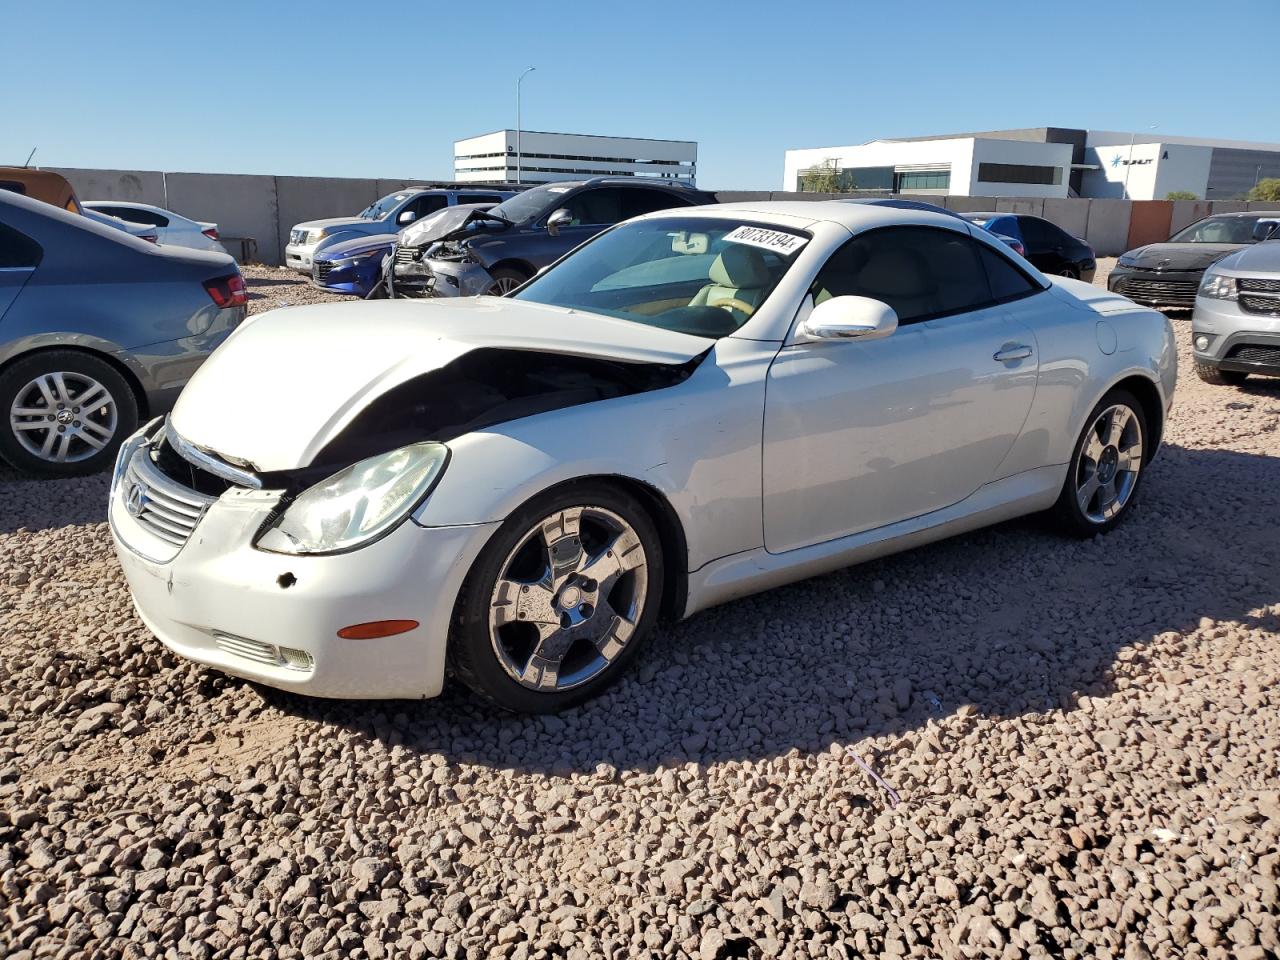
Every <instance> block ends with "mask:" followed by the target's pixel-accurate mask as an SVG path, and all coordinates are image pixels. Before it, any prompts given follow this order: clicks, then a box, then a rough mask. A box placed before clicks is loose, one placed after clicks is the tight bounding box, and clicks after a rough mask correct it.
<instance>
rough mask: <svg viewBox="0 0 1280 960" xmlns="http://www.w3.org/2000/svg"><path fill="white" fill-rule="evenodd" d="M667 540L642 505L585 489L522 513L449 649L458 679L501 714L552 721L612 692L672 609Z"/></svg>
mask: <svg viewBox="0 0 1280 960" xmlns="http://www.w3.org/2000/svg"><path fill="white" fill-rule="evenodd" d="M662 582H663V557H662V544H661V539H660V538H659V535H658V531H657V529H656V527H655V526H654V524H653V521H652V519H651V518H650V516H649V514H648V512H647V511H646V510H645V508H644V506H643V504H641V503H640V502H639V501H638V500H637V499H636V498H634V497H632V496H631V495H630V494H628V493H626V492H625V491H623V490H621V489H619V488H617V487H614V486H612V485H608V484H600V483H581V484H573V485H570V486H567V487H562V488H560V489H559V490H557V491H553V492H551V493H550V494H548V495H545V496H541V497H537V498H535V499H534V500H532V501H531V502H530V503H528V504H526V505H525V506H523V507H521V508H520V509H519V510H518V511H516V512H515V513H514V514H512V516H511V517H510V518H508V519H507V521H506V523H504V524H503V525H502V527H501V528H500V529H499V530H498V532H497V533H496V534H494V536H493V539H492V540H490V542H489V543H488V544H487V545H486V546H485V548H484V550H482V551H481V553H480V556H479V558H478V559H477V560H476V563H475V566H474V567H473V568H472V571H471V573H470V575H469V576H468V577H467V580H466V582H465V583H464V584H463V587H462V591H461V593H460V595H459V598H458V604H457V608H456V610H455V616H454V624H453V630H452V631H451V634H450V637H449V662H450V666H451V667H452V669H453V672H454V674H455V675H456V676H457V677H458V678H459V679H460V680H462V681H463V683H465V684H466V685H467V686H468V687H470V688H471V689H472V690H473V691H475V692H476V693H478V694H480V695H481V696H482V697H485V698H486V699H488V700H490V701H492V702H493V703H495V704H497V705H498V706H500V707H503V708H505V709H508V710H513V711H517V712H521V713H554V712H556V711H558V710H563V709H564V708H566V707H569V706H572V705H573V704H575V703H580V702H581V701H583V700H586V699H588V698H590V697H592V696H594V695H596V694H597V693H599V692H600V691H601V690H603V689H604V688H605V687H607V686H609V685H610V684H612V683H614V682H615V681H616V680H617V679H618V677H619V676H620V675H621V674H622V673H623V671H624V670H625V669H626V667H627V665H628V664H629V663H630V662H631V661H632V660H633V659H634V658H635V656H636V654H637V652H638V651H639V649H640V647H641V646H642V645H643V644H644V643H645V641H646V640H647V638H648V635H649V634H650V633H651V632H652V630H653V626H654V623H655V622H656V620H657V618H658V608H659V606H660V604H661V601H662Z"/></svg>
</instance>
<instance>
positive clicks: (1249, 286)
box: [1237, 277, 1280, 293]
mask: <svg viewBox="0 0 1280 960" xmlns="http://www.w3.org/2000/svg"><path fill="white" fill-rule="evenodd" d="M1237 283H1238V284H1239V286H1240V289H1241V290H1249V291H1256V292H1259V293H1280V280H1267V279H1264V278H1262V277H1241V278H1240V279H1239V280H1238V281H1237Z"/></svg>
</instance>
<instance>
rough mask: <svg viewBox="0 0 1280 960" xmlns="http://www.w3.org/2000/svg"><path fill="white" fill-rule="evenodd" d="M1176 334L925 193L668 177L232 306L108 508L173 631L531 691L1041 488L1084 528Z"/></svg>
mask: <svg viewBox="0 0 1280 960" xmlns="http://www.w3.org/2000/svg"><path fill="white" fill-rule="evenodd" d="M531 192H532V191H531ZM552 197H557V195H555V194H552ZM535 199H536V198H535ZM616 199H617V201H618V202H619V203H622V202H623V201H624V200H626V199H629V198H616ZM654 199H656V198H654ZM556 202H561V203H563V200H562V195H560V197H558V198H557V201H556ZM555 209H556V210H559V209H561V207H556V208H555ZM570 209H573V208H570ZM527 221H528V218H527V217H521V218H520V220H519V221H518V222H520V223H524V222H527ZM503 222H506V223H510V221H503ZM592 226H594V224H592ZM508 229H510V228H508ZM1117 343H1119V344H1123V348H1122V349H1116V344H1117ZM1176 363H1177V350H1176V349H1175V343H1174V337H1173V329H1172V326H1171V325H1170V323H1169V320H1168V319H1167V318H1166V317H1164V316H1162V315H1161V314H1159V313H1157V312H1156V311H1154V310H1149V309H1146V308H1144V307H1140V306H1138V305H1136V304H1134V303H1132V302H1131V301H1129V300H1126V299H1125V298H1124V297H1120V296H1117V295H1115V294H1111V293H1108V292H1107V291H1105V290H1101V289H1099V288H1097V287H1094V286H1091V285H1089V284H1085V283H1081V282H1079V281H1075V280H1068V279H1066V278H1063V277H1054V278H1046V277H1045V276H1043V275H1042V274H1040V273H1039V272H1038V271H1036V269H1035V268H1034V267H1032V266H1030V265H1029V264H1027V263H1026V262H1025V261H1024V260H1022V258H1020V257H1017V256H1016V255H1015V254H1013V253H1012V252H1011V251H1010V250H1009V249H1008V247H1006V246H1005V245H1003V244H1001V243H1000V242H999V241H997V240H996V239H995V238H994V237H993V236H991V235H990V234H988V233H986V232H985V231H983V230H980V229H978V228H976V227H974V226H973V225H971V224H968V223H964V222H962V221H960V220H958V219H956V218H955V217H947V216H941V215H939V214H935V213H928V212H924V211H919V210H898V209H892V208H885V207H877V206H870V205H863V206H859V205H854V204H838V203H829V202H826V201H809V202H784V203H768V202H762V203H739V204H728V205H724V206H714V205H713V206H705V207H699V208H690V207H683V206H682V207H681V208H679V209H668V210H663V211H660V212H657V213H652V214H649V215H648V216H641V217H639V218H638V219H633V220H629V221H628V222H626V223H622V224H619V225H618V226H616V227H614V228H613V229H610V230H606V231H604V232H602V233H600V235H599V236H597V237H596V238H595V239H593V240H591V241H589V242H587V243H585V244H583V245H582V246H581V247H579V248H578V249H576V250H574V251H573V252H572V253H570V254H569V255H568V256H566V257H564V258H563V259H562V260H560V261H559V262H558V263H556V264H555V265H554V266H552V267H551V268H550V269H549V270H547V271H545V272H543V273H542V274H540V275H538V276H536V277H534V278H533V279H532V280H530V281H529V282H528V283H527V284H525V285H524V286H523V287H521V288H520V289H519V290H516V291H514V292H512V293H510V294H509V295H508V296H506V297H502V298H499V297H491V296H482V297H465V298H463V297H455V298H451V299H428V300H395V301H391V302H387V303H381V304H376V305H374V304H365V303H341V304H318V305H310V306H300V307H293V308H290V309H288V310H280V311H277V312H275V313H272V314H267V315H265V316H264V317H262V318H260V319H257V320H255V321H253V322H251V323H249V324H246V325H245V327H244V328H243V329H242V330H240V331H239V332H237V333H236V334H235V336H233V337H232V338H231V339H230V340H229V341H228V342H227V343H226V344H225V345H224V346H223V347H222V348H221V349H219V350H218V352H217V353H216V354H215V355H214V357H213V358H212V359H211V360H210V361H209V363H207V364H206V365H205V366H204V367H202V368H201V370H200V371H199V372H198V373H197V374H196V376H195V377H194V378H193V380H192V381H191V384H190V385H189V386H188V388H187V389H186V390H185V391H184V392H183V394H182V396H181V398H180V399H179V401H178V404H177V406H176V407H175V408H174V411H173V413H172V415H171V416H170V417H169V418H168V420H167V421H165V422H163V423H160V422H157V423H155V424H153V425H152V426H151V427H150V428H148V429H147V430H145V431H143V432H140V433H139V434H137V435H135V436H134V437H133V438H132V439H131V440H130V442H129V444H128V446H126V447H124V448H123V449H122V450H121V453H120V462H119V467H118V468H117V470H116V474H115V475H116V482H115V483H114V484H113V486H112V490H111V494H110V507H109V515H110V520H111V523H110V528H111V533H112V536H113V538H114V540H115V545H116V553H117V556H118V557H119V559H120V564H121V566H122V567H123V569H124V573H125V576H126V577H127V579H128V582H129V587H130V589H131V591H132V594H133V599H134V602H135V603H136V605H137V607H138V609H139V611H141V614H142V617H143V619H144V620H145V622H146V624H147V625H148V626H149V627H150V628H151V630H153V631H154V632H155V634H156V635H157V636H158V637H159V638H160V639H161V640H162V641H163V642H164V643H165V644H166V645H167V646H168V647H169V648H170V649H171V650H173V651H174V652H175V653H177V654H179V655H181V656H184V657H188V658H191V659H193V660H196V661H198V662H200V663H204V664H208V665H210V666H212V667H215V668H217V669H219V670H222V671H225V672H227V673H231V674H234V675H237V676H241V677H247V678H250V679H252V680H255V681H257V682H259V683H264V684H267V685H270V686H274V687H280V688H283V689H286V690H292V691H295V692H297V693H303V694H311V695H316V696H328V697H349V698H383V697H405V698H415V699H417V698H422V697H432V696H435V695H437V694H439V693H440V691H441V689H442V686H443V683H444V678H445V671H446V664H448V665H449V666H450V667H451V669H452V673H453V675H454V676H455V677H457V678H458V679H460V680H461V681H462V682H464V683H465V684H467V685H468V686H470V687H471V688H472V689H473V690H474V691H476V692H477V693H478V694H479V695H480V696H482V697H484V698H486V699H487V700H488V701H490V702H492V703H495V704H497V705H499V706H501V707H504V708H507V709H511V710H519V711H530V712H550V711H555V710H560V709H563V708H566V707H568V706H571V705H572V704H574V703H577V702H579V701H581V700H584V699H586V698H588V697H590V696H592V695H594V694H596V693H599V692H600V691H601V690H603V689H604V688H605V687H607V686H608V685H609V684H610V683H612V682H614V681H616V680H617V679H618V678H619V676H620V675H621V674H623V673H624V672H625V671H626V669H627V667H628V665H629V664H631V663H633V662H635V660H636V659H637V656H638V655H640V654H641V653H642V648H643V646H644V644H645V643H646V641H647V640H648V639H649V638H650V637H651V636H652V635H653V633H654V632H655V627H656V626H657V624H658V622H659V621H660V619H663V618H671V619H680V618H682V617H686V616H689V615H691V614H693V613H695V612H697V611H699V610H702V609H704V608H707V607H710V606H713V605H714V604H717V603H723V602H725V601H728V600H732V599H735V598H737V597H742V596H746V595H748V594H752V593H756V592H759V591H761V590H766V589H769V588H771V587H774V586H777V585H779V584H783V583H787V582H789V581H794V580H799V579H802V578H804V577H811V576H814V575H817V574H820V573H825V572H827V571H830V570H834V569H837V568H839V567H842V566H846V565H848V564H851V563H857V562H860V561H862V560H865V559H869V558H872V557H879V556H881V555H884V554H886V553H890V552H893V551H896V550H902V549H906V548H909V547H915V546H918V545H920V544H922V543H925V542H928V541H931V540H937V539H940V538H942V537H945V536H949V535H952V534H955V533H959V532H963V531H967V530H972V529H974V528H977V527H981V526H984V525H987V524H992V523H998V522H1001V521H1003V520H1007V519H1009V518H1011V517H1015V516H1019V515H1021V514H1027V513H1032V512H1035V511H1040V510H1052V511H1053V512H1054V514H1055V517H1056V519H1057V521H1058V522H1059V524H1060V525H1061V526H1062V527H1063V528H1064V529H1065V530H1066V531H1067V532H1069V533H1071V534H1073V535H1077V536H1084V537H1093V536H1097V535H1099V534H1105V533H1106V532H1107V531H1109V530H1111V529H1112V528H1113V527H1114V526H1116V524H1118V523H1121V522H1122V521H1123V520H1124V519H1125V517H1126V516H1127V515H1128V514H1129V512H1130V510H1131V509H1132V507H1133V505H1134V504H1135V503H1136V502H1137V499H1138V497H1139V491H1140V487H1141V484H1142V478H1143V477H1144V476H1145V474H1146V471H1147V467H1148V465H1149V464H1150V463H1151V460H1152V458H1153V457H1154V456H1155V455H1156V453H1157V451H1158V449H1159V447H1160V440H1161V434H1162V431H1163V428H1164V424H1165V421H1166V416H1167V413H1168V410H1169V405H1170V403H1171V402H1172V400H1173V391H1174V385H1175V380H1176V373H1177V371H1176ZM153 490H162V491H170V495H171V496H174V497H177V496H179V495H181V496H182V497H184V498H186V501H187V502H192V503H194V504H195V505H196V507H195V509H193V510H191V511H189V512H188V513H186V514H185V515H184V516H183V518H182V520H181V523H180V524H179V525H176V526H175V525H170V524H168V523H167V522H166V518H165V517H164V515H163V514H159V515H157V514H151V513H148V512H147V511H146V510H145V509H143V510H137V509H131V508H130V504H135V503H137V502H139V499H140V498H141V499H142V501H143V502H144V503H145V501H146V498H147V497H150V496H151V495H152V491H153ZM282 588H285V589H282Z"/></svg>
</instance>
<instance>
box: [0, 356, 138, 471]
mask: <svg viewBox="0 0 1280 960" xmlns="http://www.w3.org/2000/svg"><path fill="white" fill-rule="evenodd" d="M0 411H3V414H4V420H3V421H0V457H2V458H3V459H5V460H7V461H9V463H10V464H12V465H13V466H14V467H16V468H17V469H19V470H22V471H25V472H27V473H35V474H42V475H44V476H50V477H72V476H81V475H83V474H88V473H96V472H97V471H99V470H103V469H105V468H107V467H108V466H110V465H111V463H112V461H113V460H114V459H115V455H116V450H118V449H119V447H120V444H121V442H122V441H123V440H124V438H125V437H127V436H128V435H129V434H131V433H133V431H134V430H136V429H137V426H138V401H137V398H136V397H135V396H134V393H133V390H132V389H131V388H130V386H129V384H128V383H127V382H126V381H125V379H124V377H123V376H121V375H120V373H119V371H117V370H116V369H115V367H113V366H111V364H109V363H107V362H106V361H105V360H100V359H98V358H97V357H94V356H90V355H89V354H85V353H79V352H77V351H74V350H50V351H48V352H44V353H37V354H34V355H33V356H30V357H24V358H23V359H21V360H19V361H17V362H16V363H14V364H13V365H12V366H10V367H9V368H8V369H7V370H5V371H4V373H3V374H0Z"/></svg>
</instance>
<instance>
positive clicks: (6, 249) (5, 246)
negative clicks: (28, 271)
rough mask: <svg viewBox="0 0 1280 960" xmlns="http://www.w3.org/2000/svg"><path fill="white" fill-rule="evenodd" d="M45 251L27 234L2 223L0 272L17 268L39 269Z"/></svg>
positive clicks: (0, 230) (0, 226)
mask: <svg viewBox="0 0 1280 960" xmlns="http://www.w3.org/2000/svg"><path fill="white" fill-rule="evenodd" d="M43 259H44V250H43V249H41V247H40V244H38V243H36V242H35V241H34V240H32V239H31V238H30V237H28V236H27V235H26V234H25V233H19V232H18V231H17V230H15V229H13V227H6V226H5V225H4V224H3V223H0V270H3V269H5V268H6V267H7V268H15V267H18V268H20V267H38V266H39V265H40V261H41V260H43Z"/></svg>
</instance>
